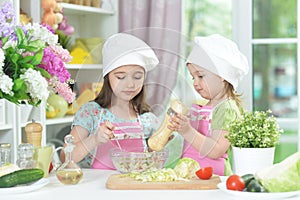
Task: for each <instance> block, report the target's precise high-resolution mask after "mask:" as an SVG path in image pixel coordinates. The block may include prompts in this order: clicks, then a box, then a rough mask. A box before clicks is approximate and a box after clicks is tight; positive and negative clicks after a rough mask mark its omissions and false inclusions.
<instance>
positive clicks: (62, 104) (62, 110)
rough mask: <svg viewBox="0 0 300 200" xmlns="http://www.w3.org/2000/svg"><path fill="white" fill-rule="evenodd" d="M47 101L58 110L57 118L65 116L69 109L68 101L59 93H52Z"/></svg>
mask: <svg viewBox="0 0 300 200" xmlns="http://www.w3.org/2000/svg"><path fill="white" fill-rule="evenodd" d="M47 103H48V104H49V105H51V106H53V107H54V109H55V110H56V116H55V117H56V118H61V117H63V116H65V114H66V113H67V111H68V106H69V105H68V102H67V101H66V100H65V99H64V98H63V97H61V96H59V95H58V94H52V95H50V96H49V98H48V100H47Z"/></svg>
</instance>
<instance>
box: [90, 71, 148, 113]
mask: <svg viewBox="0 0 300 200" xmlns="http://www.w3.org/2000/svg"><path fill="white" fill-rule="evenodd" d="M113 95H114V94H113V91H112V89H111V86H110V83H109V78H108V74H107V75H106V76H105V77H104V81H103V87H102V89H101V91H100V93H99V95H98V96H97V97H96V99H95V100H94V101H95V102H96V103H98V104H99V105H100V106H101V107H102V108H108V107H109V106H110V105H111V97H112V96H113ZM130 102H131V103H132V106H133V108H134V109H135V110H136V112H138V114H143V113H145V112H150V106H149V105H148V104H147V103H146V92H145V86H143V87H142V90H141V91H140V93H139V94H137V95H136V96H135V97H134V98H133V99H132V100H131V101H130Z"/></svg>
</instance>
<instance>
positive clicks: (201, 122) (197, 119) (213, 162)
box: [182, 104, 227, 176]
mask: <svg viewBox="0 0 300 200" xmlns="http://www.w3.org/2000/svg"><path fill="white" fill-rule="evenodd" d="M212 111H213V109H212V107H211V106H200V105H197V104H193V105H192V108H191V110H190V117H191V118H190V123H191V125H192V127H193V128H195V129H196V130H197V131H198V132H199V133H201V134H203V135H205V136H208V137H209V136H210V124H211V118H212ZM182 157H188V158H192V159H194V160H196V161H197V162H198V163H199V164H200V167H201V168H202V167H209V166H210V167H213V173H214V174H217V175H221V176H223V175H224V166H225V162H224V158H225V157H227V154H224V155H223V157H221V158H218V159H211V158H208V157H206V156H203V155H201V154H200V153H199V151H198V150H196V149H195V148H194V147H192V145H191V144H190V143H188V142H186V141H184V146H183V153H182Z"/></svg>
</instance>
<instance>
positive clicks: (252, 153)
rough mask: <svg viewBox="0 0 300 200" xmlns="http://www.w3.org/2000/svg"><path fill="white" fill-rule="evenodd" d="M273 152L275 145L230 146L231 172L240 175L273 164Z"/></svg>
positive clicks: (252, 172) (253, 172) (251, 172)
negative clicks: (253, 146)
mask: <svg viewBox="0 0 300 200" xmlns="http://www.w3.org/2000/svg"><path fill="white" fill-rule="evenodd" d="M274 154H275V147H270V148H239V147H232V158H233V172H234V173H235V174H238V175H241V176H242V175H245V174H255V172H256V171H258V170H260V169H263V168H266V167H270V166H272V165H273V162H274Z"/></svg>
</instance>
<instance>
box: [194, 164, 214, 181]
mask: <svg viewBox="0 0 300 200" xmlns="http://www.w3.org/2000/svg"><path fill="white" fill-rule="evenodd" d="M212 174H213V168H212V167H204V168H201V169H199V170H198V171H196V175H197V176H198V177H199V178H200V179H203V180H207V179H210V177H211V176H212Z"/></svg>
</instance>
